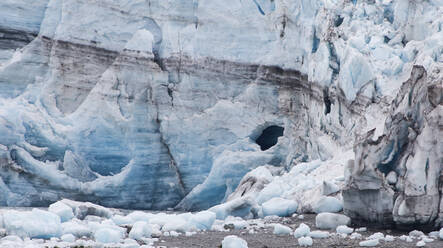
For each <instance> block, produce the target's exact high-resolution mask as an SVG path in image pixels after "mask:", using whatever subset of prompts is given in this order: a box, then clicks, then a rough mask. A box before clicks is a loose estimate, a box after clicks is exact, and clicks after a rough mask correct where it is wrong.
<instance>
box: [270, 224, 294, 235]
mask: <svg viewBox="0 0 443 248" xmlns="http://www.w3.org/2000/svg"><path fill="white" fill-rule="evenodd" d="M291 231H292V230H291V228H290V227H287V226H285V225H282V224H275V225H274V234H275V235H286V234H291Z"/></svg>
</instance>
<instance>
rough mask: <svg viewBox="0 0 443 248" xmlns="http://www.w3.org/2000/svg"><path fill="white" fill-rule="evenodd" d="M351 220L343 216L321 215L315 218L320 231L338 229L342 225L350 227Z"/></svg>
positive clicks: (334, 214)
mask: <svg viewBox="0 0 443 248" xmlns="http://www.w3.org/2000/svg"><path fill="white" fill-rule="evenodd" d="M350 223H351V219H350V218H349V217H348V216H346V215H343V214H336V213H320V214H318V215H317V216H316V217H315V226H316V227H317V228H319V229H336V228H337V227H338V226H341V225H349V224H350Z"/></svg>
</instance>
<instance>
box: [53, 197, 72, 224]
mask: <svg viewBox="0 0 443 248" xmlns="http://www.w3.org/2000/svg"><path fill="white" fill-rule="evenodd" d="M48 211H49V212H52V213H54V214H56V215H58V216H60V219H61V221H62V222H66V221H68V220H70V219H72V218H73V217H74V213H73V211H72V208H71V207H70V206H68V205H66V204H64V203H63V202H61V201H59V202H56V203H53V204H51V205H49V208H48Z"/></svg>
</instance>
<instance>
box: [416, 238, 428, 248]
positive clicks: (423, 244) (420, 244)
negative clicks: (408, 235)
mask: <svg viewBox="0 0 443 248" xmlns="http://www.w3.org/2000/svg"><path fill="white" fill-rule="evenodd" d="M425 245H426V242H425V241H423V240H420V241H418V242H417V244H416V245H415V246H417V247H423V246H425Z"/></svg>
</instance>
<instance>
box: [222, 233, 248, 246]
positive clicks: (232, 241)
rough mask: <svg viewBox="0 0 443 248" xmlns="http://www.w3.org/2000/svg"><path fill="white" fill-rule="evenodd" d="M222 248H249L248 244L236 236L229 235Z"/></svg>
mask: <svg viewBox="0 0 443 248" xmlns="http://www.w3.org/2000/svg"><path fill="white" fill-rule="evenodd" d="M222 248H248V243H247V242H246V241H245V240H244V239H241V238H239V237H237V236H235V235H229V236H226V237H225V238H224V239H223V241H222Z"/></svg>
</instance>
